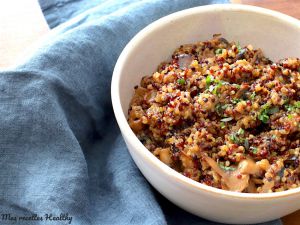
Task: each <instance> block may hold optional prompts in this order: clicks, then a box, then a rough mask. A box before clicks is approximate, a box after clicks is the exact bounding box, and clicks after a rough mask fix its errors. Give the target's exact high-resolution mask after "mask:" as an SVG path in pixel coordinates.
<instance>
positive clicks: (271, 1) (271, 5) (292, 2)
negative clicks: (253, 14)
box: [231, 0, 300, 225]
mask: <svg viewBox="0 0 300 225" xmlns="http://www.w3.org/2000/svg"><path fill="white" fill-rule="evenodd" d="M231 2H232V3H239V4H247V5H254V6H260V7H263V8H267V9H272V10H276V11H279V12H282V13H285V14H287V15H290V16H293V17H295V18H297V19H300V0H231ZM298 225H300V221H299V224H298Z"/></svg>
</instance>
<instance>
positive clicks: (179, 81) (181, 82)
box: [177, 78, 185, 85]
mask: <svg viewBox="0 0 300 225" xmlns="http://www.w3.org/2000/svg"><path fill="white" fill-rule="evenodd" d="M177 83H178V84H180V85H184V84H185V79H183V78H180V79H178V80H177Z"/></svg>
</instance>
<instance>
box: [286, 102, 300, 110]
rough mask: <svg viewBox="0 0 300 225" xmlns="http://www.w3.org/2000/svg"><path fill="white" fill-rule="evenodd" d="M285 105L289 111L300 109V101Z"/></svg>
mask: <svg viewBox="0 0 300 225" xmlns="http://www.w3.org/2000/svg"><path fill="white" fill-rule="evenodd" d="M284 107H285V109H286V110H287V111H289V112H291V111H294V110H296V109H300V101H297V102H295V103H294V104H293V105H291V104H287V105H285V106H284Z"/></svg>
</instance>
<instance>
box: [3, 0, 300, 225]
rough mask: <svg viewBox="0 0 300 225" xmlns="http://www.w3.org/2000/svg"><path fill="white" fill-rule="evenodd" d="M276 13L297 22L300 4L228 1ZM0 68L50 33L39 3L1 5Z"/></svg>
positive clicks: (294, 219) (292, 219)
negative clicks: (278, 12)
mask: <svg viewBox="0 0 300 225" xmlns="http://www.w3.org/2000/svg"><path fill="white" fill-rule="evenodd" d="M231 2H232V3H239V4H249V5H255V6H261V7H264V8H269V9H273V10H277V11H280V12H283V13H285V14H288V15H290V16H293V17H295V18H298V19H300V0H231ZM0 28H1V29H0V68H7V67H9V66H11V65H13V63H14V62H15V61H16V59H17V58H20V57H21V58H22V55H24V53H26V52H28V50H29V51H30V50H32V51H33V50H34V49H32V48H33V47H32V46H33V44H34V43H37V42H38V41H40V40H41V39H43V37H45V36H46V35H47V34H48V32H49V31H50V29H49V27H48V25H47V23H46V21H45V18H44V17H43V14H42V12H41V9H40V7H39V4H38V0H22V1H20V0H1V1H0ZM283 222H284V225H300V211H298V212H295V213H293V214H291V215H289V216H286V217H284V218H283Z"/></svg>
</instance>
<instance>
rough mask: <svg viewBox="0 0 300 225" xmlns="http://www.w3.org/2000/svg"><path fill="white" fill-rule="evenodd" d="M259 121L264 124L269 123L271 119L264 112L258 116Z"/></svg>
mask: <svg viewBox="0 0 300 225" xmlns="http://www.w3.org/2000/svg"><path fill="white" fill-rule="evenodd" d="M258 119H259V120H260V121H262V122H263V123H268V121H269V119H270V117H269V116H268V114H267V113H266V112H265V111H263V112H262V113H260V114H259V115H258Z"/></svg>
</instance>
